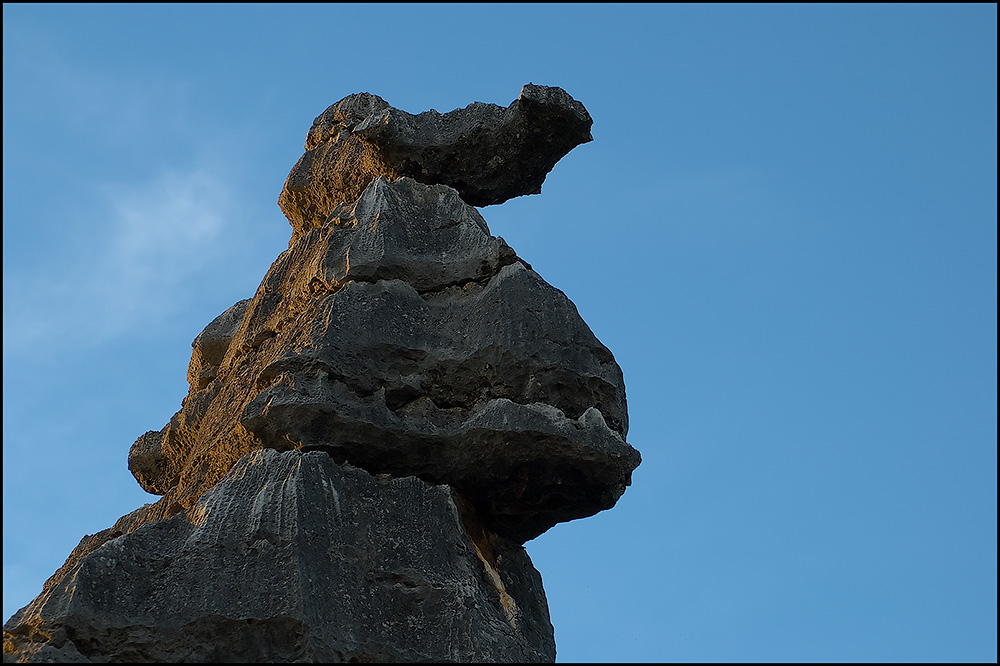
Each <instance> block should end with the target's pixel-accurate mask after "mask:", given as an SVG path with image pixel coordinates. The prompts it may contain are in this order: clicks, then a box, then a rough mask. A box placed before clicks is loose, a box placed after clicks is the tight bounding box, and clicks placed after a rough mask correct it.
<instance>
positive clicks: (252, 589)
mask: <svg viewBox="0 0 1000 666" xmlns="http://www.w3.org/2000/svg"><path fill="white" fill-rule="evenodd" d="M591 123H592V121H591V118H590V116H589V114H588V113H587V111H586V109H584V107H583V105H582V104H580V103H579V102H577V101H576V100H574V99H573V98H572V97H570V96H569V95H568V94H567V93H566V92H564V91H563V90H561V89H559V88H547V87H543V86H535V85H530V84H529V85H527V86H525V87H524V89H523V90H522V91H521V95H520V97H519V98H518V100H516V101H515V102H513V103H512V104H511V105H510V106H509V107H507V108H502V107H499V106H496V105H492V104H480V103H475V104H472V105H470V106H468V107H466V108H464V109H458V110H455V111H452V112H450V113H446V114H440V113H437V112H436V111H428V112H426V113H421V114H419V115H415V116H414V115H411V114H408V113H405V112H403V111H399V110H398V109H394V108H392V107H391V106H389V105H388V104H387V103H386V102H385V101H384V100H382V99H381V98H379V97H376V96H375V95H370V94H367V93H361V94H356V95H350V96H348V97H346V98H344V99H343V100H341V101H340V102H337V103H336V104H334V105H332V106H331V107H329V108H328V109H327V110H326V111H325V112H324V113H323V114H322V115H320V116H319V117H318V118H316V120H315V121H314V122H313V125H312V128H311V129H310V130H309V133H308V135H307V138H306V145H305V147H306V153H305V154H304V155H303V156H302V158H301V159H300V160H299V162H298V163H297V164H296V165H295V167H294V168H293V169H292V171H291V173H290V174H289V176H288V179H287V181H286V183H285V186H284V188H283V189H282V192H281V196H280V198H279V204H280V206H281V208H282V210H283V211H284V213H285V215H286V216H287V217H288V219H289V221H290V223H291V225H292V229H293V232H292V238H291V240H290V242H289V247H288V249H287V250H286V251H285V252H282V253H281V255H280V256H279V257H278V258H277V260H276V261H275V262H274V264H273V265H272V266H271V268H270V270H269V271H268V272H267V275H266V276H265V277H264V280H263V282H262V283H261V285H260V287H259V288H258V290H257V293H256V294H255V295H254V297H253V298H251V299H247V300H243V301H240V302H239V303H236V304H235V305H233V306H232V307H230V308H229V309H227V310H226V311H225V312H223V313H222V314H221V315H219V316H218V317H217V318H216V319H214V320H213V321H212V322H211V323H209V324H208V326H207V327H206V328H205V330H203V331H202V332H201V333H200V334H199V335H198V336H197V337H196V338H195V340H194V342H193V343H192V347H193V352H192V356H191V363H190V365H189V367H188V383H189V385H190V392H189V393H188V395H187V397H186V398H184V400H183V402H182V406H181V409H180V411H178V412H177V414H175V415H174V417H173V418H172V419H171V420H170V422H169V423H167V425H166V426H164V427H163V428H162V429H161V430H159V431H150V432H147V433H146V434H144V435H142V436H141V437H139V438H138V439H137V440H136V442H135V443H134V444H133V445H132V448H131V450H130V451H129V456H128V464H129V469H130V470H131V471H132V473H133V475H134V476H135V478H136V480H137V481H138V482H139V484H140V485H141V486H142V487H143V488H144V489H145V490H146V491H148V492H150V493H153V494H156V495H162V497H161V499H160V500H159V501H157V502H155V503H153V504H147V505H145V506H143V507H140V508H139V509H137V510H135V511H133V512H132V513H130V514H128V515H126V516H124V517H122V518H121V519H120V520H119V521H118V522H117V523H116V524H115V525H114V526H113V527H111V528H109V529H108V530H104V531H103V532H100V533H98V534H96V535H92V536H91V535H88V536H86V537H84V539H83V540H82V541H81V542H80V544H79V545H78V546H77V547H76V549H74V551H73V552H72V553H71V554H70V556H69V559H68V560H67V561H66V563H65V564H64V565H63V566H62V567H61V568H60V569H59V570H58V571H57V572H56V573H55V574H54V575H53V576H52V577H51V578H50V579H49V580H48V581H47V582H46V583H45V586H44V588H43V590H42V593H41V594H40V595H39V596H38V597H37V598H36V599H35V600H34V601H32V602H31V604H29V605H28V606H26V607H25V608H23V609H21V610H20V611H19V612H18V613H16V614H15V615H14V616H13V617H12V618H11V619H10V620H9V621H8V622H7V624H6V625H5V627H4V661H19V662H20V661H31V662H34V661H53V660H55V661H79V662H85V661H233V660H238V661H293V660H294V661H355V660H357V661H427V660H431V661H438V660H448V661H552V660H554V658H555V643H554V639H553V631H552V625H551V624H550V622H549V616H548V608H547V605H546V601H545V595H544V592H543V590H542V585H541V578H540V576H539V574H538V572H537V571H535V569H534V567H533V566H532V564H531V561H530V560H529V558H528V556H527V553H526V552H525V550H524V548H523V546H522V545H521V544H523V543H524V542H525V541H527V540H529V539H533V538H534V537H536V536H538V535H539V534H541V533H543V532H544V531H545V530H547V529H549V528H550V527H552V526H553V525H555V524H557V523H559V522H563V521H567V520H572V519H574V518H582V517H585V516H590V515H593V514H594V513H597V512H599V511H602V510H604V509H609V508H611V507H612V506H614V505H615V503H616V502H617V501H618V498H619V497H621V495H622V493H623V492H624V491H625V488H626V487H627V486H628V485H629V484H630V482H631V475H632V471H633V470H634V469H635V468H636V466H637V465H638V464H639V461H640V457H639V453H638V452H637V451H636V450H635V449H633V448H632V447H631V446H630V445H629V444H627V443H626V441H625V437H626V435H627V432H628V416H627V410H626V402H625V386H624V381H623V378H622V372H621V369H620V368H619V367H618V365H617V363H615V360H614V357H613V355H612V354H611V352H610V351H609V350H608V349H607V348H606V347H605V346H604V345H602V344H601V343H600V341H598V340H597V338H596V337H595V336H594V334H593V333H592V332H591V331H590V329H589V328H588V327H587V325H586V324H585V323H584V321H583V320H582V319H581V318H580V315H579V314H578V312H577V310H576V307H575V306H574V305H573V303H572V302H570V301H569V299H567V298H566V296H565V295H564V294H563V293H562V292H561V291H559V290H558V289H555V288H554V287H552V286H550V285H549V284H548V283H546V282H545V281H544V280H543V279H542V278H541V277H540V276H539V275H538V274H537V273H535V272H534V271H533V270H532V269H531V267H530V266H529V265H528V264H527V263H525V262H524V261H523V260H521V259H520V258H519V257H518V256H517V255H516V253H515V252H514V250H512V249H511V248H510V247H509V246H508V245H507V244H506V243H505V242H504V240H503V239H502V238H499V237H494V236H492V235H491V234H490V231H489V228H488V226H487V224H486V221H485V220H484V219H483V218H482V216H481V215H480V214H479V212H478V211H477V210H476V209H475V208H474V207H473V206H485V205H489V204H495V203H501V202H503V201H505V200H507V199H509V198H511V197H515V196H520V195H524V194H535V193H538V192H539V191H540V188H541V184H542V181H543V180H544V179H545V176H546V175H547V173H548V172H549V170H551V168H552V167H553V166H554V165H555V163H556V162H557V161H558V160H559V159H560V158H561V157H563V156H564V155H565V154H566V153H567V152H569V151H570V150H572V148H573V147H575V146H576V145H579V144H580V143H584V142H586V141H590V140H591V136H590V126H591Z"/></svg>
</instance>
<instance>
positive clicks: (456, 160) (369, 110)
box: [278, 83, 593, 239]
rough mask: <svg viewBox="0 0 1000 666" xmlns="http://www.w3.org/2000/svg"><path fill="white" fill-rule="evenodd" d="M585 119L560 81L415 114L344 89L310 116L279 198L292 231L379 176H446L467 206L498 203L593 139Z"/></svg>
mask: <svg viewBox="0 0 1000 666" xmlns="http://www.w3.org/2000/svg"><path fill="white" fill-rule="evenodd" d="M591 125H593V120H592V119H591V117H590V114H589V113H587V109H586V108H585V107H584V106H583V104H581V103H580V102H578V101H576V100H575V99H573V98H572V97H571V96H570V95H569V94H568V93H567V92H566V91H564V90H563V89H561V88H555V87H547V86H536V85H533V84H530V83H529V84H528V85H526V86H524V87H523V88H522V89H521V94H520V96H519V97H518V98H517V99H516V100H514V101H513V102H512V103H511V104H510V105H509V106H508V107H506V108H504V107H501V106H498V105H496V104H484V103H482V102H474V103H472V104H470V105H469V106H467V107H465V108H462V109H456V110H454V111H451V112H449V113H438V112H437V111H434V110H433V109H432V110H430V111H425V112H423V113H420V114H417V115H413V114H410V113H407V112H406V111H401V110H399V109H396V108H394V107H392V106H391V105H389V103H388V102H386V101H385V100H383V99H382V98H381V97H378V96H377V95H372V94H369V93H358V94H354V95H349V96H347V97H345V98H344V99H342V100H340V101H339V102H337V103H336V104H333V105H331V106H330V107H329V108H328V109H327V110H326V111H324V112H323V113H322V114H321V115H320V116H319V117H317V118H316V120H314V121H313V124H312V127H311V128H310V129H309V132H308V134H307V135H306V143H305V148H306V153H305V154H304V155H303V156H302V158H301V159H300V160H299V162H298V163H297V164H296V165H295V167H294V168H293V169H292V171H291V173H289V175H288V179H287V180H286V182H285V186H284V188H283V189H282V192H281V195H280V196H279V198H278V202H279V205H280V206H281V209H282V211H283V212H284V213H285V216H286V217H287V218H288V220H289V222H290V223H291V225H292V228H293V239H294V238H296V237H297V236H299V235H301V234H302V233H304V232H305V231H307V230H308V229H310V228H313V227H318V226H321V225H322V224H323V223H324V222H325V221H326V220H327V219H328V218H329V215H330V214H331V213H332V212H333V210H334V209H335V208H336V207H337V206H338V205H339V204H341V203H350V202H353V201H354V200H356V199H357V198H358V196H360V194H361V192H362V191H363V190H364V188H365V187H367V185H368V183H369V182H371V180H372V179H374V178H376V177H378V176H385V177H386V178H388V179H389V180H395V179H396V178H399V177H401V176H408V177H410V178H413V179H414V180H416V181H418V182H421V183H424V184H426V185H436V184H443V185H448V186H449V187H452V188H454V189H455V190H457V191H458V193H459V196H461V197H462V199H463V200H464V201H465V202H466V203H468V204H470V205H473V206H488V205H492V204H499V203H503V202H504V201H507V200H508V199H511V198H513V197H517V196H522V195H526V194H538V193H539V192H541V187H542V182H543V181H544V180H545V177H546V175H548V173H549V171H551V170H552V167H554V166H555V164H556V162H558V161H559V160H560V159H562V157H563V156H565V155H566V154H567V153H568V152H569V151H570V150H572V149H573V148H575V147H576V146H578V145H580V144H581V143H586V142H588V141H592V140H593V137H592V136H591V134H590V127H591Z"/></svg>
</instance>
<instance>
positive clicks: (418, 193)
mask: <svg viewBox="0 0 1000 666" xmlns="http://www.w3.org/2000/svg"><path fill="white" fill-rule="evenodd" d="M234 307H235V306H234ZM240 307H245V309H244V310H243V313H244V314H243V320H242V322H241V323H240V325H239V326H238V327H236V330H235V332H232V333H231V335H232V338H231V341H229V342H228V346H227V347H226V351H225V355H224V357H223V358H222V360H221V361H219V364H218V366H217V368H218V369H217V370H215V371H213V372H215V373H216V375H213V376H214V377H215V378H214V379H212V380H211V381H210V382H209V383H208V384H206V385H204V386H203V387H200V386H201V385H200V384H199V385H195V384H193V385H192V389H191V393H190V394H189V395H188V397H187V398H186V399H185V402H184V406H183V408H182V409H181V411H180V412H178V414H177V415H175V416H174V418H173V419H171V422H170V423H169V424H168V425H167V426H166V428H165V429H164V430H163V431H162V434H161V435H160V438H159V440H158V442H159V452H158V455H159V456H160V458H162V460H160V459H156V460H157V464H156V465H153V464H146V465H145V466H144V467H143V468H142V472H143V476H142V479H141V481H140V482H141V483H143V487H144V488H146V489H147V490H149V491H151V492H158V493H165V494H167V495H170V497H171V501H178V502H179V503H180V504H181V505H183V506H185V507H187V506H190V505H191V503H193V502H194V501H195V500H196V499H197V498H198V497H199V496H200V495H201V494H202V493H203V492H204V491H205V490H207V489H208V488H210V487H211V486H212V485H214V484H215V483H216V482H217V481H218V479H219V478H221V476H222V475H224V474H225V473H226V472H228V470H229V467H230V466H231V465H232V464H233V463H235V461H236V460H237V459H238V458H240V457H241V456H243V455H244V454H245V453H247V452H249V451H251V450H253V449H255V448H258V447H260V446H266V447H270V448H275V449H278V450H285V449H298V450H323V451H326V452H328V453H330V454H331V455H333V456H334V457H335V459H337V460H340V461H346V462H349V463H350V464H352V465H356V466H359V467H362V468H364V469H366V470H368V471H369V472H372V473H387V474H393V475H416V476H418V477H420V478H422V479H424V480H426V481H429V482H433V483H447V484H450V485H452V486H454V487H455V488H456V489H457V490H459V491H460V492H462V493H463V494H464V495H466V496H467V497H468V498H469V500H470V501H471V502H472V503H473V504H474V505H475V506H476V507H477V509H478V510H479V511H480V512H481V513H482V516H483V520H484V522H485V523H486V524H487V525H488V526H489V528H490V529H491V530H493V531H495V532H496V533H497V534H499V535H501V536H503V537H504V538H507V539H510V540H512V541H515V542H517V543H522V542H524V541H526V540H528V539H532V538H534V537H536V536H538V535H539V534H541V533H542V532H544V531H545V530H547V529H548V528H549V527H551V526H552V525H554V524H556V523H558V522H562V521H566V520H572V519H574V518H581V517H585V516H589V515H592V514H594V513H596V512H598V511H601V510H604V509H608V508H611V507H612V506H614V504H615V502H616V501H617V500H618V498H619V497H620V496H621V494H622V493H623V492H624V490H625V488H626V486H627V485H628V484H629V483H630V481H631V473H632V470H633V469H634V468H635V467H636V466H637V465H638V464H639V454H638V452H636V451H635V449H633V448H632V447H631V446H629V445H628V444H627V443H626V442H625V436H626V434H627V431H628V417H627V410H626V402H625V387H624V382H623V379H622V374H621V369H620V368H619V367H618V365H617V364H616V363H615V362H614V357H613V356H612V354H611V352H610V351H608V349H607V348H606V347H605V346H604V345H602V344H601V343H600V342H599V341H598V340H597V339H596V338H595V337H594V335H593V333H592V332H591V331H590V329H589V328H588V327H587V325H586V324H585V323H584V322H583V320H582V319H581V318H580V315H579V314H578V313H577V311H576V308H575V307H574V306H573V304H572V303H571V302H570V301H569V300H568V299H567V298H566V296H565V295H564V294H563V293H562V292H561V291H559V290H558V289H555V288H553V287H551V286H550V285H548V284H547V283H546V282H545V281H544V280H542V278H541V277H540V276H539V275H538V274H537V273H535V272H534V271H533V270H531V268H530V267H528V266H527V265H526V264H525V263H524V262H522V261H521V260H520V259H518V258H517V255H516V254H515V253H514V251H513V250H511V249H510V247H509V246H507V244H506V243H505V242H503V240H502V239H500V238H495V237H493V236H491V235H490V233H489V229H488V227H487V225H486V222H485V220H483V219H482V216H480V215H479V213H478V212H477V211H476V209H474V208H473V207H471V206H469V205H468V204H466V203H464V202H463V201H462V200H461V199H460V198H459V197H458V195H457V193H456V192H455V191H454V190H453V189H451V188H450V187H447V186H444V185H422V184H420V183H418V182H416V181H414V180H412V179H410V178H405V177H404V178H400V179H398V180H396V181H394V182H391V183H390V182H388V181H387V180H386V179H385V178H381V177H380V178H377V179H375V180H374V181H372V182H371V183H370V184H369V186H368V187H367V188H366V189H365V191H364V193H363V194H362V196H361V197H359V199H358V200H357V202H355V204H354V205H353V206H341V207H340V208H338V209H337V214H336V216H334V217H332V218H331V223H330V224H328V225H326V226H324V227H323V228H319V229H314V230H313V231H311V232H309V233H308V234H306V235H304V236H302V237H301V238H299V239H298V240H297V241H296V242H295V243H293V245H292V247H291V248H290V249H289V250H288V251H286V252H285V253H283V254H282V256H280V257H279V258H278V260H277V261H276V262H275V263H274V265H273V266H272V267H271V270H270V271H268V274H267V276H266V277H265V279H264V282H263V284H262V285H261V288H260V289H259V290H258V292H257V295H256V296H255V297H254V298H253V299H252V300H251V301H250V302H249V303H247V304H245V306H244V305H240ZM231 312H234V310H233V309H230V310H229V311H227V314H228V313H231ZM225 316H226V315H223V317H225ZM223 317H220V319H223ZM220 319H217V320H216V321H214V322H213V323H212V324H210V325H209V327H208V328H207V329H206V331H205V332H204V333H202V334H201V335H200V336H199V337H198V339H197V340H196V341H195V342H196V344H195V355H196V354H197V353H198V349H199V344H198V341H199V340H202V341H204V340H207V339H212V336H211V335H210V332H211V331H216V330H225V331H227V335H229V333H228V332H229V331H232V327H231V326H228V325H227V326H222V325H221V324H220V323H219V322H220ZM227 340H228V338H227ZM202 346H204V345H202ZM214 358H215V357H213V360H214ZM192 366H194V361H192ZM212 367H216V366H215V365H214V364H213V365H212ZM199 387H200V388H199ZM144 437H146V438H147V439H148V441H149V442H150V443H152V442H153V438H152V436H150V435H146V436H144ZM143 441H146V440H143ZM150 446H151V445H150ZM150 446H146V447H145V448H150ZM134 448H135V449H136V451H137V453H136V456H135V457H136V460H138V459H139V454H138V452H139V451H145V448H143V447H141V446H139V442H137V444H136V446H135V447H134ZM145 456H146V458H150V459H153V458H152V457H151V455H150V454H145ZM144 459H145V458H144ZM157 469H162V470H163V476H162V478H156V477H155V476H154V474H155V471H156V470H157ZM136 470H137V467H133V471H136ZM138 478H139V475H138V474H137V479H138Z"/></svg>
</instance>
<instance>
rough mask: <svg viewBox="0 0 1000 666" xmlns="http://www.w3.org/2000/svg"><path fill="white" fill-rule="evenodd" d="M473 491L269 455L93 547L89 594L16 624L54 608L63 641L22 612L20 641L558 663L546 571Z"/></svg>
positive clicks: (61, 600)
mask: <svg viewBox="0 0 1000 666" xmlns="http://www.w3.org/2000/svg"><path fill="white" fill-rule="evenodd" d="M462 501H463V500H462V499H461V498H460V497H457V496H456V495H455V494H454V492H453V491H452V490H451V489H450V488H449V487H448V486H443V485H438V486H435V485H430V484H427V483H425V482H423V481H420V480H419V479H416V478H414V477H405V478H389V477H374V476H371V475H369V474H367V473H365V472H363V471H361V470H358V469H356V468H354V467H351V466H349V465H337V464H336V463H335V462H334V461H333V460H332V459H331V458H330V457H329V456H327V455H325V454H323V453H305V454H302V453H298V452H295V451H288V452H285V453H278V452H276V451H273V450H268V449H264V450H258V451H255V452H253V453H251V454H248V455H247V456H245V457H244V458H243V459H241V460H240V462H239V463H238V464H237V465H236V466H235V467H233V469H232V470H231V471H230V473H229V474H228V475H227V476H226V477H225V478H224V479H223V480H222V481H221V482H219V483H218V484H217V485H216V486H215V487H214V488H212V489H211V490H210V491H208V492H207V493H205V494H204V495H203V496H202V497H201V499H200V500H199V501H198V502H197V503H196V504H195V506H194V507H192V509H191V510H190V511H188V512H187V513H186V514H179V515H176V516H174V517H172V518H169V519H166V520H160V521H157V522H152V523H148V524H146V525H143V526H142V527H140V528H138V529H136V530H135V531H133V532H131V533H130V534H126V535H124V536H121V537H119V538H117V539H114V540H112V541H109V542H107V543H106V544H104V545H103V546H102V547H100V548H98V549H97V550H95V551H93V552H91V553H90V554H88V555H86V556H85V557H83V558H82V559H81V560H80V562H79V564H78V565H77V566H76V567H75V570H74V572H73V576H72V583H71V585H72V589H73V594H65V593H62V592H61V591H59V590H58V589H54V590H51V591H50V593H49V594H43V595H42V596H40V597H39V598H38V599H36V600H35V601H34V602H33V603H32V605H31V606H29V607H27V608H25V609H23V610H22V611H20V612H19V613H18V614H17V615H15V616H14V617H13V618H12V619H11V622H10V623H8V624H17V622H18V621H19V620H21V619H25V618H26V617H29V616H35V617H38V616H41V617H44V618H45V619H46V622H45V624H44V631H46V632H47V633H49V634H50V635H51V636H54V637H56V638H55V639H53V640H49V641H44V642H40V641H37V640H32V636H31V631H30V628H31V625H30V623H27V622H22V623H20V624H18V625H17V628H15V629H14V630H13V631H10V632H5V643H6V642H9V643H10V644H11V647H12V648H14V647H17V648H20V650H21V653H20V654H21V656H22V657H28V658H30V659H31V660H32V661H59V662H86V661H91V660H93V661H130V662H150V661H168V662H178V661H186V662H192V661H193V662H216V661H224V662H234V661H236V662H289V661H312V662H347V661H396V662H399V661H441V660H448V661H464V662H470V661H471V662H481V661H505V662H537V661H553V660H554V659H555V650H554V643H553V639H552V625H551V624H550V623H549V621H548V609H547V607H546V604H545V595H544V594H543V593H542V581H541V578H540V577H539V575H538V572H537V571H535V569H534V567H532V566H531V562H530V560H529V559H528V557H527V554H526V553H525V552H524V549H523V548H521V547H520V546H517V545H516V544H512V543H510V542H508V541H505V540H503V539H498V538H492V539H486V538H484V537H480V538H477V539H470V536H469V532H470V531H471V532H473V533H474V532H475V528H476V526H475V525H474V524H470V525H466V519H465V518H464V516H463V512H462V508H461V504H462ZM470 528H471V529H470ZM480 534H481V532H480ZM484 572H486V573H487V574H488V575H484ZM83 618H85V623H84V622H81V619H83ZM81 625H83V626H81ZM5 653H7V649H6V646H5Z"/></svg>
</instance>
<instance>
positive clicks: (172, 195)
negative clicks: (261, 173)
mask: <svg viewBox="0 0 1000 666" xmlns="http://www.w3.org/2000/svg"><path fill="white" fill-rule="evenodd" d="M103 194H104V204H103V205H102V206H100V207H99V208H98V209H96V210H93V211H91V212H90V213H89V215H88V217H89V218H90V219H89V220H88V222H89V223H88V225H87V226H89V227H90V228H92V229H94V232H93V233H94V238H95V240H96V243H95V247H96V250H95V251H94V252H93V254H89V253H86V252H84V253H81V252H78V251H75V248H72V247H69V246H68V245H65V244H64V245H63V246H62V247H56V248H53V252H52V253H51V254H50V255H49V257H51V259H50V260H49V261H47V262H46V264H45V265H32V266H30V267H24V268H20V270H19V268H15V269H13V271H10V270H8V271H5V273H6V274H5V276H4V277H5V282H6V283H7V284H6V285H5V290H4V291H5V294H4V296H5V298H4V356H5V357H6V356H7V355H8V354H21V353H24V352H27V351H30V350H32V349H38V348H42V347H46V346H48V345H51V344H53V343H56V342H60V343H61V344H62V345H65V344H82V345H93V344H100V343H103V342H107V341H109V340H111V339H114V338H117V337H119V336H121V335H123V334H126V333H127V332H129V331H131V330H134V329H135V328H136V327H140V326H147V325H153V324H156V323H157V322H159V321H162V320H163V319H164V318H166V317H167V316H169V315H170V314H171V312H173V311H175V310H176V308H177V307H178V306H179V305H180V304H181V302H182V298H183V294H184V293H188V292H190V291H191V290H194V289H197V288H198V282H199V276H200V275H201V274H202V273H203V272H204V271H206V270H207V269H209V268H210V267H211V266H212V265H213V264H215V263H216V262H218V261H221V260H223V259H224V257H225V256H226V255H228V254H230V253H231V250H230V249H229V248H230V247H231V246H230V244H228V243H226V242H225V236H226V234H227V232H228V231H229V230H230V229H231V225H232V220H233V219H234V218H235V217H236V212H235V210H234V206H233V205H232V202H233V200H234V198H233V197H232V196H231V194H230V191H229V188H228V187H227V186H226V185H225V184H224V183H223V182H222V179H221V178H219V176H218V175H217V174H215V173H214V172H213V171H212V170H211V169H209V168H207V167H205V166H198V167H195V168H193V169H191V170H190V171H188V172H186V173H178V172H174V171H168V172H164V173H161V174H159V175H158V176H156V177H154V178H152V179H150V180H148V181H146V182H144V183H140V184H139V185H137V186H134V187H127V186H124V185H121V184H114V185H108V186H106V187H104V188H103ZM101 220H107V222H105V223H103V224H102V223H101ZM53 276H58V277H53Z"/></svg>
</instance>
